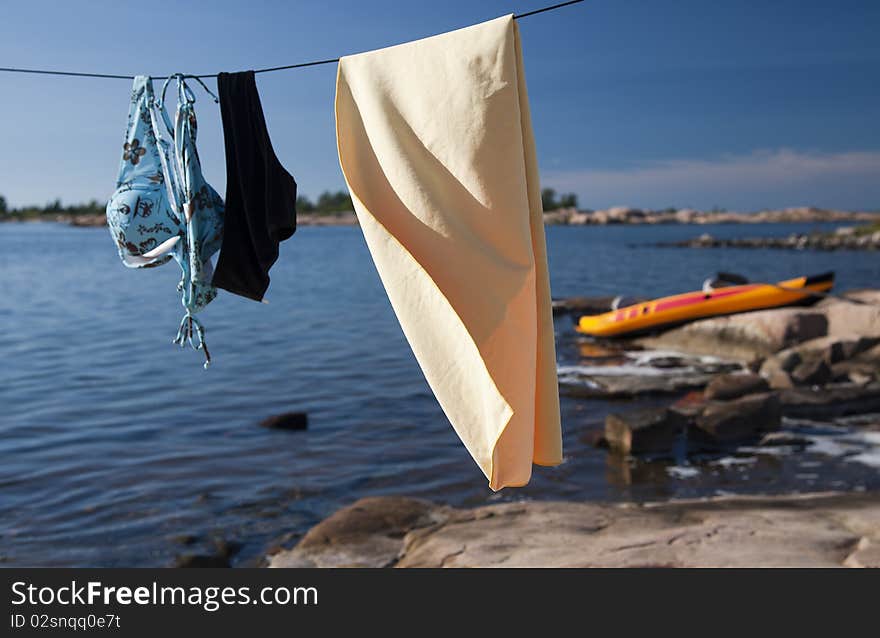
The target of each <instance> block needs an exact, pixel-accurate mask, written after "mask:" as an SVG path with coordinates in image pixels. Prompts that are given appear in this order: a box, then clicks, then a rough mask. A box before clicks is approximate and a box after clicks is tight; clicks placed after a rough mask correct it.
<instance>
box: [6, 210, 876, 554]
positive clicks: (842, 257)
mask: <svg viewBox="0 0 880 638" xmlns="http://www.w3.org/2000/svg"><path fill="white" fill-rule="evenodd" d="M812 228H816V226H809V227H805V226H792V225H785V226H722V227H705V226H701V227H688V226H662V227H613V226H609V227H550V228H548V245H549V255H550V270H551V278H552V285H553V293H554V296H557V297H559V296H569V295H605V294H618V293H624V294H629V295H641V296H656V295H660V294H667V293H673V292H678V291H683V290H689V289H695V288H698V287H699V286H700V285H701V283H702V281H703V279H704V278H705V277H708V276H710V275H712V274H713V273H714V272H716V271H718V270H725V271H732V272H739V273H742V274H745V275H747V276H749V277H751V278H752V279H754V280H773V281H775V280H778V279H783V278H786V277H789V276H796V275H799V274H810V273H819V272H822V271H825V270H835V271H836V272H837V274H838V289H847V288H856V287H865V286H877V284H878V281H880V257H878V255H876V254H873V253H854V252H835V253H817V252H793V251H771V250H734V249H723V250H693V249H669V248H647V247H634V246H633V244H644V243H647V242H651V241H671V240H675V239H684V238H687V237H691V236H694V235H697V234H700V233H702V232H711V233H712V234H714V235H716V236H750V235H770V234H773V235H783V234H788V233H790V232H793V231H802V230H809V229H812ZM271 274H272V285H271V287H270V289H269V293H268V299H269V301H270V303H269V304H258V303H254V302H252V301H248V300H245V299H241V298H238V297H235V296H233V295H231V294H227V293H224V292H221V295H220V297H219V298H218V299H217V300H216V301H214V302H213V303H212V304H211V305H210V307H209V308H208V309H207V310H206V311H205V312H204V313H202V314H201V315H200V316H201V317H202V320H203V322H204V324H205V325H206V327H207V329H208V336H207V341H208V344H209V346H210V349H211V354H212V356H213V358H214V364H213V365H212V367H211V368H210V370H208V371H205V370H203V369H202V367H201V362H202V358H201V354H199V353H194V352H192V351H191V350H189V349H187V350H183V351H181V350H180V349H179V348H177V347H176V346H172V345H171V343H170V341H171V338H172V337H173V336H174V334H175V332H176V330H177V324H178V322H179V320H180V317H181V314H182V313H181V307H180V301H179V296H178V293H177V292H176V284H177V280H178V277H179V270H178V268H177V266H176V265H174V264H173V263H172V264H169V265H166V266H164V267H162V268H159V269H154V270H145V271H130V270H127V269H125V268H124V267H123V266H122V264H121V263H120V262H119V261H118V258H117V256H116V252H115V247H114V246H113V244H112V242H111V241H110V238H109V236H108V233H107V230H106V229H81V228H71V227H67V226H62V225H57V224H2V225H0V361H2V362H3V365H2V367H0V564H5V565H10V566H11V565H57V566H63V565H77V566H86V565H88V566H129V565H131V566H149V565H168V564H170V563H171V562H172V561H173V558H174V556H175V554H178V553H181V552H183V551H198V548H199V547H200V546H201V545H202V544H203V543H206V542H207V541H208V539H210V538H212V537H222V538H226V539H232V540H235V541H239V542H242V543H244V547H243V549H242V551H241V553H240V554H239V556H238V559H237V560H238V562H239V564H247V563H248V562H250V561H253V560H254V559H255V558H256V557H258V556H260V555H261V554H262V552H263V551H264V550H265V548H266V547H267V545H268V544H270V543H271V542H273V540H274V539H278V538H279V537H282V536H283V535H285V534H287V535H288V539H295V537H296V535H297V534H300V533H302V532H303V531H305V530H306V529H308V528H309V527H310V526H311V525H313V524H314V523H316V522H318V521H319V520H320V519H321V518H323V517H325V516H326V515H328V514H330V513H331V512H332V511H334V510H336V509H337V508H339V507H340V506H342V505H345V504H347V503H350V502H351V501H353V500H355V499H357V498H360V497H362V496H367V495H376V494H405V495H412V496H419V497H425V498H430V499H434V500H438V501H444V502H448V503H451V504H454V505H477V504H482V503H486V502H494V501H498V500H511V499H577V500H588V499H594V500H644V499H665V498H673V497H690V496H703V495H708V494H716V493H720V492H741V493H746V492H779V491H813V490H817V489H853V490H861V489H876V488H880V471H878V469H877V468H876V467H872V466H871V465H870V464H863V463H855V462H851V460H850V459H849V458H848V457H847V456H846V455H821V454H818V453H804V454H799V455H796V456H790V457H788V456H779V455H766V456H761V457H759V458H758V459H752V460H750V461H744V462H742V463H740V462H737V460H736V459H733V460H732V461H731V460H727V461H725V460H724V459H721V460H720V461H719V460H715V461H707V462H706V463H705V464H702V465H700V466H697V467H684V468H682V467H678V466H674V467H673V466H670V465H669V464H667V463H646V462H623V463H622V462H619V461H615V460H614V459H613V457H609V456H608V455H607V454H606V453H605V452H604V451H602V450H597V449H594V448H593V447H591V446H590V444H589V435H590V433H591V432H592V431H594V430H596V429H597V428H600V427H601V425H602V422H603V419H604V416H605V415H606V414H607V413H608V412H609V411H612V410H616V409H621V408H625V407H627V405H626V404H625V403H622V402H609V401H597V400H591V401H586V400H575V399H569V398H564V399H563V405H562V409H563V427H564V436H565V455H566V456H565V463H564V464H563V465H562V466H560V467H559V468H535V474H534V477H533V480H532V483H531V484H530V485H529V486H528V487H526V488H524V489H518V490H517V489H511V490H505V491H503V492H501V493H500V494H493V493H492V492H491V491H490V490H489V489H488V487H487V485H486V481H485V480H484V478H483V476H482V474H481V473H480V471H479V470H478V468H477V467H476V465H475V464H474V463H473V462H472V460H471V459H470V457H469V456H468V454H467V452H466V451H465V449H464V446H462V445H461V443H460V442H459V441H458V439H457V437H456V435H455V433H454V432H453V430H452V428H451V427H450V426H449V424H448V422H447V421H446V419H445V417H444V415H443V413H442V412H441V410H440V408H439V407H438V406H437V403H436V401H435V400H434V398H433V397H432V395H431V392H430V390H429V388H428V387H427V384H426V383H425V381H424V379H423V377H422V375H421V373H420V371H419V368H418V366H417V364H416V362H415V359H414V358H413V355H412V353H411V352H410V349H409V347H408V345H407V343H406V341H405V339H404V338H403V335H402V334H401V332H400V329H399V327H398V325H397V322H396V319H395V318H394V315H393V313H392V311H391V307H390V305H389V303H388V300H387V298H386V296H385V293H384V290H383V289H382V286H381V283H380V282H379V279H378V276H377V275H376V272H375V269H374V267H373V265H372V261H371V259H370V256H369V253H368V251H367V249H366V245H365V243H364V240H363V238H362V236H361V233H360V231H359V229H357V228H302V229H300V230H299V231H298V232H297V234H296V235H295V236H294V238H293V239H291V240H290V241H288V242H286V243H285V244H284V245H283V246H282V257H281V259H280V260H279V262H278V263H277V264H276V266H275V267H274V269H273V270H272V273H271ZM557 338H558V349H559V360H560V363H561V364H576V363H578V362H579V360H580V356H581V355H580V354H579V350H578V348H577V340H576V337H575V334H574V332H573V330H572V328H571V322H570V320H569V319H568V318H564V319H560V320H558V322H557ZM290 410H302V411H306V412H308V414H309V429H308V431H305V432H283V431H273V430H266V429H264V428H261V427H259V426H258V425H257V423H258V422H259V421H260V420H261V419H262V418H264V417H266V416H269V415H272V414H275V413H278V412H284V411H290ZM804 427H807V428H809V427H810V426H809V425H806V426H804ZM183 536H188V537H190V540H191V541H193V540H194V543H193V544H192V545H190V546H187V547H184V546H183V545H182V544H181V537H183Z"/></svg>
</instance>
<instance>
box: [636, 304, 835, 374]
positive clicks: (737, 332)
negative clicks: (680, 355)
mask: <svg viewBox="0 0 880 638" xmlns="http://www.w3.org/2000/svg"><path fill="white" fill-rule="evenodd" d="M841 303H843V302H841ZM828 321H829V320H828V318H827V317H826V313H825V309H814V308H776V309H772V310H757V311H754V312H743V313H739V314H735V315H729V316H726V317H713V318H710V319H700V320H698V321H694V322H691V323H688V324H685V325H683V326H680V327H678V328H673V329H671V330H667V331H665V332H662V333H660V334H657V335H652V336H648V337H642V338H641V339H638V340H637V343H639V344H640V345H642V346H644V347H647V348H662V349H674V350H680V351H682V352H689V353H694V354H707V355H713V356H716V357H722V358H725V359H738V360H741V361H751V360H753V359H756V358H763V357H767V356H769V355H771V354H773V353H775V352H779V351H780V350H783V349H785V348H789V347H791V346H794V345H796V344H798V343H801V342H803V341H807V340H809V339H816V338H818V337H824V336H825V335H826V334H828Z"/></svg>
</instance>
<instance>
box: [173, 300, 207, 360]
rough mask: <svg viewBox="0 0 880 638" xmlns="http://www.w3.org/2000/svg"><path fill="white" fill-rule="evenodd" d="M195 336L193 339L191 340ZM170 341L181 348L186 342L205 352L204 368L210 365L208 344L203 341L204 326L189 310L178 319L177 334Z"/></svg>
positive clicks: (194, 348)
mask: <svg viewBox="0 0 880 638" xmlns="http://www.w3.org/2000/svg"><path fill="white" fill-rule="evenodd" d="M193 336H195V341H194V340H193ZM171 343H176V344H178V345H179V346H180V347H181V348H183V347H185V346H186V344H187V343H188V344H189V345H190V347H191V348H192V349H193V350H201V351H202V352H204V353H205V365H204V367H205V370H207V369H208V366H210V365H211V353H210V352H208V344H207V343H205V327H204V326H203V325H202V322H201V321H199V320H198V319H197V318H196V316H195V315H193V314H192V313H191V312H190V311H189V310H187V311H186V314H184V315H183V319H181V321H180V328H178V330H177V336H176V337H174V340H173V341H172V342H171Z"/></svg>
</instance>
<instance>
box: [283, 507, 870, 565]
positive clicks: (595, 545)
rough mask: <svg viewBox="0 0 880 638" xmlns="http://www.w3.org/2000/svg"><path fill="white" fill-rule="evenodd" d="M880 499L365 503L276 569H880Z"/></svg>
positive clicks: (325, 526)
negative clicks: (472, 505)
mask: <svg viewBox="0 0 880 638" xmlns="http://www.w3.org/2000/svg"><path fill="white" fill-rule="evenodd" d="M878 496H880V495H878V494H876V493H866V494H816V495H797V496H775V497H772V496H771V497H748V498H746V497H737V498H729V497H728V498H717V499H711V500H699V501H680V502H671V503H656V504H646V505H631V504H622V505H621V504H617V505H615V504H600V503H563V502H531V503H505V504H499V505H489V506H486V507H480V508H476V509H472V510H458V509H452V508H448V507H442V506H437V505H432V504H430V503H428V502H426V501H421V500H415V499H406V498H401V497H378V498H369V499H362V500H360V501H358V502H356V503H354V504H353V505H351V506H349V507H347V508H345V509H343V510H340V511H339V512H337V513H336V514H334V515H333V516H332V517H330V518H329V519H327V520H326V521H324V522H322V523H320V524H318V525H317V526H316V527H315V528H313V529H312V531H310V532H309V533H308V534H307V535H306V537H305V538H303V540H302V541H301V542H300V544H299V545H297V546H296V547H295V548H294V549H292V550H287V551H284V552H282V553H279V554H276V555H274V556H272V557H270V566H271V567H304V566H333V567H343V566H346V567H377V566H383V565H384V566H396V567H756V566H761V567H841V566H847V567H880V551H878V548H880V497H878Z"/></svg>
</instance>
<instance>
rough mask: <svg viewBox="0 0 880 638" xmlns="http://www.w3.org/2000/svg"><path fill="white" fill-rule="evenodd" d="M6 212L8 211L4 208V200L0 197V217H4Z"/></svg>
mask: <svg viewBox="0 0 880 638" xmlns="http://www.w3.org/2000/svg"><path fill="white" fill-rule="evenodd" d="M7 212H9V209H8V208H7V207H6V198H5V197H3V195H0V215H5V214H6V213H7Z"/></svg>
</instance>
